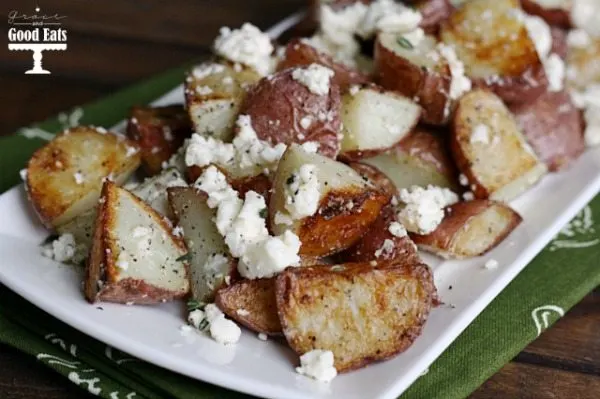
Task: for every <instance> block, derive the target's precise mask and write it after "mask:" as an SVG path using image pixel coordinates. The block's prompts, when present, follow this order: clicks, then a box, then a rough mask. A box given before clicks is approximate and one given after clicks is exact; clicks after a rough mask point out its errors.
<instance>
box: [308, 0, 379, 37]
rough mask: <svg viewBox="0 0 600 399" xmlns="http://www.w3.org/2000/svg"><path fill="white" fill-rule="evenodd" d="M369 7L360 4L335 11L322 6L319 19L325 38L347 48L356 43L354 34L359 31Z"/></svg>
mask: <svg viewBox="0 0 600 399" xmlns="http://www.w3.org/2000/svg"><path fill="white" fill-rule="evenodd" d="M367 10H368V7H367V6H366V5H365V4H364V3H362V2H360V1H357V2H354V3H353V4H351V5H349V6H347V7H344V8H342V9H341V10H334V9H333V8H332V7H331V6H329V5H327V4H324V5H322V6H321V9H320V15H319V18H320V20H321V23H320V28H321V31H322V32H323V36H324V37H325V38H326V39H327V40H328V41H330V42H331V43H333V44H335V45H338V46H347V45H349V44H348V43H354V42H355V40H354V34H355V33H356V32H357V31H358V29H359V26H360V25H361V23H362V22H363V19H364V17H365V15H366V14H367Z"/></svg>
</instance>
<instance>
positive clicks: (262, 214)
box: [258, 208, 267, 219]
mask: <svg viewBox="0 0 600 399" xmlns="http://www.w3.org/2000/svg"><path fill="white" fill-rule="evenodd" d="M258 215H259V216H260V217H261V218H263V219H265V218H266V217H267V208H263V209H261V210H260V211H259V212H258Z"/></svg>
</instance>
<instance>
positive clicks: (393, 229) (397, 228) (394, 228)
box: [388, 222, 407, 237]
mask: <svg viewBox="0 0 600 399" xmlns="http://www.w3.org/2000/svg"><path fill="white" fill-rule="evenodd" d="M388 231H389V232H390V233H391V234H392V235H393V236H394V237H405V236H406V235H407V232H406V229H405V228H404V226H402V225H401V224H400V223H398V222H392V223H390V226H389V227H388Z"/></svg>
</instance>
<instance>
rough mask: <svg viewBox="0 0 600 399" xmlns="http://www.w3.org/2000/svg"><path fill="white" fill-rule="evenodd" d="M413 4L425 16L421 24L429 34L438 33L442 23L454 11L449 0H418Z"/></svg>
mask: <svg viewBox="0 0 600 399" xmlns="http://www.w3.org/2000/svg"><path fill="white" fill-rule="evenodd" d="M413 4H414V6H415V7H416V8H417V9H418V10H419V11H420V12H421V15H422V16H423V19H422V20H421V23H420V24H419V26H420V27H421V28H422V29H423V30H424V31H425V32H427V33H429V34H437V32H438V31H439V28H440V24H441V23H442V22H444V21H445V20H446V19H447V18H448V17H449V16H450V14H452V11H454V7H453V6H452V3H450V1H449V0H417V1H413Z"/></svg>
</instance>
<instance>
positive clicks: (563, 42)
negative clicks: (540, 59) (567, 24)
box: [550, 26, 569, 60]
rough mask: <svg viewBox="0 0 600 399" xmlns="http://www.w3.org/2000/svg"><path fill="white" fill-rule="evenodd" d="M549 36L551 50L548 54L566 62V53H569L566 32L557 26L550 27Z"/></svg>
mask: <svg viewBox="0 0 600 399" xmlns="http://www.w3.org/2000/svg"><path fill="white" fill-rule="evenodd" d="M550 34H551V35H552V48H551V50H550V53H551V54H552V53H556V54H558V56H559V57H560V58H562V59H563V60H566V59H567V52H568V51H569V47H568V45H567V31H566V30H565V29H562V28H559V27H557V26H551V27H550Z"/></svg>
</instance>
